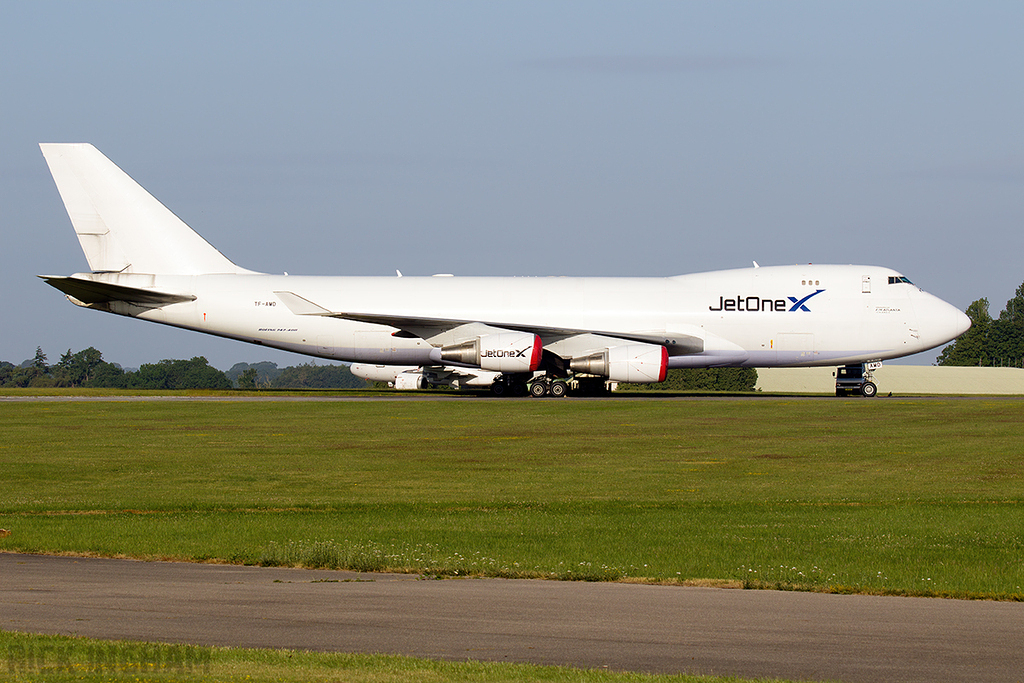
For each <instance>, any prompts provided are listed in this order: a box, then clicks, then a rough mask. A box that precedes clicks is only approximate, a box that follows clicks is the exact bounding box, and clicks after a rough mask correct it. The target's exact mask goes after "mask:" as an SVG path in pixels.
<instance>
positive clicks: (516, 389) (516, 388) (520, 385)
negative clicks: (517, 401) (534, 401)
mask: <svg viewBox="0 0 1024 683" xmlns="http://www.w3.org/2000/svg"><path fill="white" fill-rule="evenodd" d="M528 391H529V389H527V388H526V382H512V395H513V396H526V393H527V392H528Z"/></svg>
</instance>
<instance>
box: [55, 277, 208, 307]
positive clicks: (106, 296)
mask: <svg viewBox="0 0 1024 683" xmlns="http://www.w3.org/2000/svg"><path fill="white" fill-rule="evenodd" d="M39 277H41V278H42V279H43V280H44V281H45V282H46V284H48V285H50V286H51V287H56V288H57V289H59V290H60V291H62V292H64V293H65V294H67V295H68V296H70V297H73V298H75V299H77V300H78V301H81V302H82V303H84V304H100V303H109V302H111V301H126V302H128V303H133V304H139V305H141V306H164V305H166V304H176V303H181V302H183V301H195V300H196V297H194V296H192V295H191V294H173V293H171V292H159V291H156V290H152V289H140V288H138V287H127V286H125V285H115V284H113V283H110V282H98V281H96V280H84V279H82V278H77V277H74V276H69V277H65V276H61V275H40V276H39Z"/></svg>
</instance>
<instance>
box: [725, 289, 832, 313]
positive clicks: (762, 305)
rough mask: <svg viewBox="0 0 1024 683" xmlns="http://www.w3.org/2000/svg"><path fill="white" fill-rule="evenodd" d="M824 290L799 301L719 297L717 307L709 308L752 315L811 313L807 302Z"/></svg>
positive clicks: (794, 298) (791, 299)
mask: <svg viewBox="0 0 1024 683" xmlns="http://www.w3.org/2000/svg"><path fill="white" fill-rule="evenodd" d="M824 291H825V290H824V289H819V290H818V291H816V292H814V293H812V294H808V295H807V296H805V297H804V298H802V299H798V298H796V297H795V296H789V297H786V299H788V301H787V300H786V299H765V298H762V297H759V296H743V295H739V294H738V295H736V296H734V297H729V298H726V297H724V296H720V297H718V305H717V306H714V305H712V306H708V310H709V311H715V312H718V311H747V312H752V313H773V312H780V313H784V312H786V311H789V312H790V313H792V312H794V311H804V312H805V313H810V312H811V309H809V308H808V307H807V302H808V301H809V300H810V299H811V297H815V296H818V295H819V294H821V293H822V292H824Z"/></svg>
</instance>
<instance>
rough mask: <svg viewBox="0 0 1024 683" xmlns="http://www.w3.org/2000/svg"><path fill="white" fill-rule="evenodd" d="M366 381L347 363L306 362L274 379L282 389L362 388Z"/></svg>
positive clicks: (276, 385) (289, 368) (284, 371)
mask: <svg viewBox="0 0 1024 683" xmlns="http://www.w3.org/2000/svg"><path fill="white" fill-rule="evenodd" d="M365 386H366V381H365V380H362V379H360V378H359V377H356V376H355V375H353V374H352V372H351V371H350V370H349V369H348V366H347V365H314V364H312V363H304V364H302V365H293V366H289V367H287V368H285V369H284V370H282V371H281V374H280V375H278V377H277V379H276V380H274V387H275V388H281V389H362V388H363V387H365Z"/></svg>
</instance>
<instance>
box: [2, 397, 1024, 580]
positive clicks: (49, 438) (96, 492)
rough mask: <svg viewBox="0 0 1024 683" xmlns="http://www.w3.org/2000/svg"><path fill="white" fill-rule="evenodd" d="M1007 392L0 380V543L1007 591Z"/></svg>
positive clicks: (550, 573) (405, 567)
mask: <svg viewBox="0 0 1024 683" xmlns="http://www.w3.org/2000/svg"><path fill="white" fill-rule="evenodd" d="M1022 408H1024V401H1020V400H964V401H959V400H928V399H925V400H906V399H900V400H896V399H877V400H872V401H866V400H829V399H822V400H802V399H794V400H786V399H771V398H759V399H753V400H733V399H724V400H712V401H685V400H684V401H658V400H645V401H638V400H636V399H606V400H598V401H573V400H567V401H498V400H486V399H472V398H469V399H457V400H442V401H382V402H372V401H371V402H359V403H344V402H326V403H324V402H303V403H289V402H278V401H275V402H259V403H242V402H222V401H218V402H187V403H181V402H108V401H104V402H86V403H63V402H45V403H43V402H40V403H3V404H0V467H2V469H0V527H3V528H7V529H10V530H11V531H12V533H11V535H10V536H8V537H6V538H0V549H7V550H21V551H30V552H74V553H93V554H102V555H128V556H133V557H147V558H176V559H201V560H222V561H231V562H244V563H263V564H299V565H305V566H327V567H340V568H354V569H370V570H379V569H391V570H398V571H414V572H425V573H432V574H439V575H454V574H460V575H461V574H465V573H470V574H479V575H489V576H524V577H529V576H537V577H556V578H582V579H590V580H607V579H630V580H655V581H665V582H675V581H679V582H687V581H696V580H707V579H710V580H713V581H715V582H722V583H731V584H734V585H746V586H751V587H757V586H764V587H780V588H804V589H814V590H833V591H859V592H872V593H889V594H907V595H944V596H956V597H993V598H1000V599H1024V590H1022V586H1024V563H1022V561H1021V559H1020V558H1021V557H1022V556H1024V553H1022V551H1024V505H1022V503H1021V493H1022V491H1024V481H1022V480H1024V468H1022V464H1024V455H1022V450H1024V449H1021V437H1020V434H1021V431H1020V419H1021V415H1022V413H1024V410H1022Z"/></svg>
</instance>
